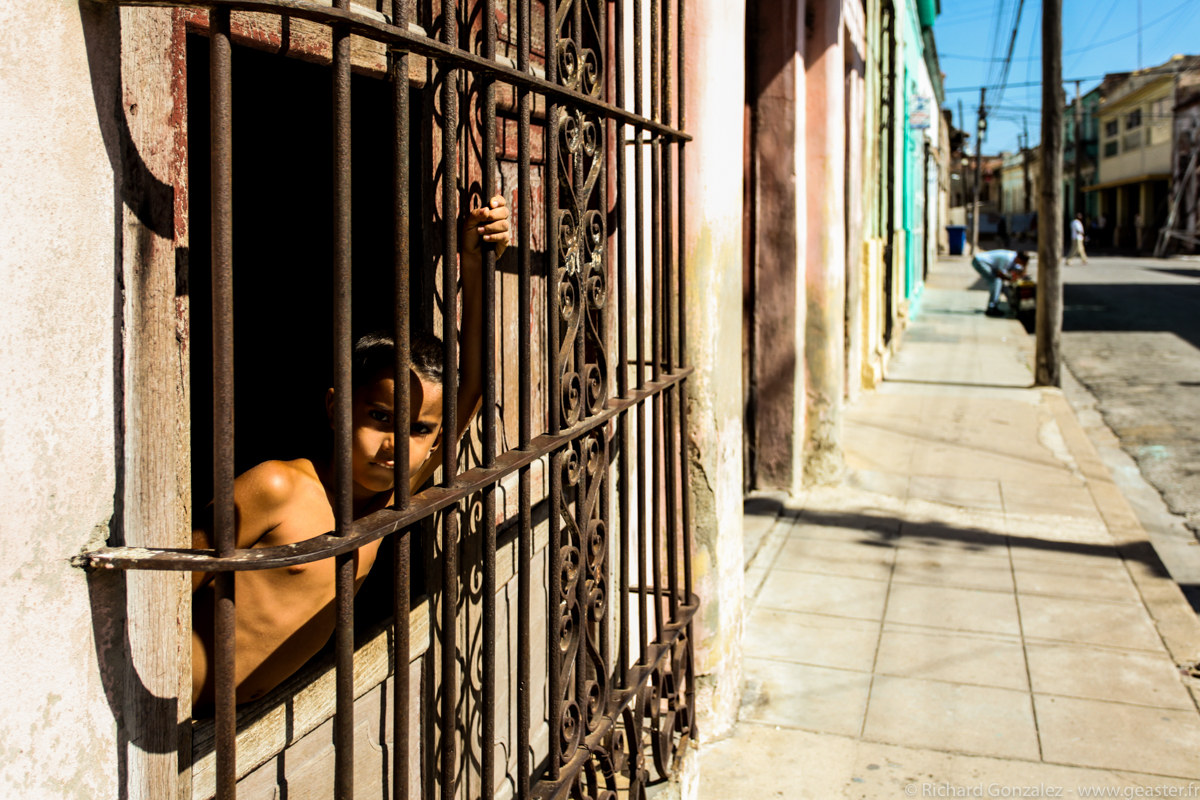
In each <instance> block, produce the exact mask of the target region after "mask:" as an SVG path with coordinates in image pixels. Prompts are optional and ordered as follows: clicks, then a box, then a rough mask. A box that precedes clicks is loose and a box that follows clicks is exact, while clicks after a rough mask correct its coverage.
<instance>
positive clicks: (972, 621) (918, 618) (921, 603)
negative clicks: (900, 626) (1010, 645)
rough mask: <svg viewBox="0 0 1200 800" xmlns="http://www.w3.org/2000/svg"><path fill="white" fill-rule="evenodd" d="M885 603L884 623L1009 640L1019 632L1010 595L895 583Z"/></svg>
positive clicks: (1008, 593)
mask: <svg viewBox="0 0 1200 800" xmlns="http://www.w3.org/2000/svg"><path fill="white" fill-rule="evenodd" d="M887 601H888V606H887V616H886V617H885V619H886V621H888V622H899V623H904V624H907V625H920V626H924V627H929V628H942V629H947V630H959V631H971V632H974V633H1006V634H1010V635H1013V636H1016V635H1018V634H1019V633H1020V632H1021V621H1020V619H1019V617H1018V615H1017V603H1016V597H1015V596H1014V595H1013V594H1012V593H1011V592H985V591H980V590H978V589H957V588H954V587H949V586H918V585H913V584H902V583H896V584H893V585H892V589H891V593H890V594H889V596H888V598H887Z"/></svg>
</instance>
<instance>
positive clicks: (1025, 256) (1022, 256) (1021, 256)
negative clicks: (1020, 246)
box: [1013, 250, 1029, 261]
mask: <svg viewBox="0 0 1200 800" xmlns="http://www.w3.org/2000/svg"><path fill="white" fill-rule="evenodd" d="M1028 260H1029V253H1026V252H1025V251H1024V250H1018V251H1017V257H1016V258H1014V259H1013V261H1028Z"/></svg>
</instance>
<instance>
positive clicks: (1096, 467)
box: [1042, 388, 1200, 665]
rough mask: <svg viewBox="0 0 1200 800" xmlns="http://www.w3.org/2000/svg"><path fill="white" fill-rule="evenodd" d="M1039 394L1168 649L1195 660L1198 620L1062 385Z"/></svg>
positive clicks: (1199, 648)
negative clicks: (1102, 458) (1085, 482)
mask: <svg viewBox="0 0 1200 800" xmlns="http://www.w3.org/2000/svg"><path fill="white" fill-rule="evenodd" d="M1042 395H1043V397H1044V398H1045V400H1046V404H1047V406H1048V407H1049V409H1050V411H1051V412H1052V413H1053V414H1054V418H1055V421H1056V422H1057V423H1058V426H1059V429H1060V430H1061V431H1062V435H1063V438H1064V439H1065V440H1066V442H1067V447H1068V448H1069V449H1070V450H1071V454H1072V455H1073V456H1074V457H1075V461H1076V463H1077V464H1078V465H1079V469H1080V471H1081V472H1082V473H1083V475H1084V478H1085V479H1086V480H1087V486H1088V491H1089V492H1090V493H1091V496H1092V500H1093V501H1094V502H1095V504H1096V508H1097V509H1098V510H1099V511H1100V515H1101V517H1102V518H1103V519H1104V524H1105V525H1106V526H1107V528H1108V530H1109V532H1110V533H1111V534H1112V536H1113V539H1114V541H1115V543H1116V547H1117V552H1118V553H1120V554H1121V558H1122V560H1123V561H1124V562H1125V568H1126V569H1127V570H1128V571H1129V575H1130V577H1131V578H1132V579H1133V582H1134V585H1135V586H1136V587H1137V590H1138V592H1139V594H1141V596H1142V601H1143V603H1144V604H1145V606H1146V609H1147V610H1148V611H1149V612H1150V616H1151V617H1153V619H1154V624H1155V627H1156V628H1157V629H1158V633H1159V636H1160V637H1161V638H1162V641H1163V644H1164V645H1165V646H1166V648H1167V652H1168V653H1170V654H1171V658H1172V659H1173V660H1174V661H1175V663H1176V664H1177V665H1185V664H1195V663H1196V661H1197V659H1198V658H1200V620H1198V619H1197V618H1196V613H1195V612H1194V611H1193V610H1192V607H1191V605H1190V604H1189V603H1188V601H1187V598H1185V597H1184V595H1183V591H1182V590H1181V589H1180V588H1179V585H1178V584H1176V583H1175V581H1174V580H1172V579H1171V577H1170V573H1169V572H1168V571H1167V568H1166V567H1165V566H1164V565H1163V563H1162V561H1161V560H1160V559H1159V557H1158V554H1157V552H1156V551H1155V550H1154V546H1153V545H1152V544H1151V543H1150V539H1149V537H1148V535H1147V534H1146V531H1145V529H1144V528H1143V527H1142V523H1141V521H1140V520H1138V518H1137V515H1136V514H1134V512H1133V508H1132V507H1131V506H1130V505H1129V501H1128V500H1126V499H1125V495H1123V494H1122V493H1121V490H1120V488H1118V486H1117V484H1116V482H1115V481H1114V480H1113V477H1112V474H1111V473H1110V472H1109V470H1108V467H1107V466H1106V465H1105V464H1104V462H1103V461H1102V460H1101V459H1100V454H1099V453H1098V452H1097V451H1096V448H1095V447H1094V446H1093V445H1092V442H1091V440H1090V439H1089V438H1088V435H1087V432H1086V431H1084V429H1083V426H1082V425H1081V424H1080V422H1079V419H1078V418H1077V417H1076V416H1075V410H1074V409H1073V408H1071V404H1070V403H1069V402H1067V398H1066V396H1065V395H1064V394H1063V392H1062V390H1061V389H1052V388H1044V389H1042Z"/></svg>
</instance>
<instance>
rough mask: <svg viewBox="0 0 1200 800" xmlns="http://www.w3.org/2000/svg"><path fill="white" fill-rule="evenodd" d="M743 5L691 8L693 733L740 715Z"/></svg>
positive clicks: (709, 732) (718, 1) (710, 733)
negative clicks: (696, 723) (696, 607)
mask: <svg viewBox="0 0 1200 800" xmlns="http://www.w3.org/2000/svg"><path fill="white" fill-rule="evenodd" d="M745 19H746V11H745V6H744V5H743V4H742V3H741V2H733V3H727V2H722V0H698V1H697V2H695V3H693V4H691V5H690V6H689V8H688V20H687V37H688V39H687V88H688V101H687V120H686V128H687V129H688V130H689V131H693V132H695V133H696V134H697V135H696V139H695V141H694V142H692V143H690V144H688V145H687V148H686V150H687V155H686V176H687V192H688V194H687V202H686V206H685V211H686V213H687V232H688V237H687V238H688V252H687V254H686V258H687V260H686V267H687V278H688V291H687V297H686V303H687V313H688V327H689V330H688V353H687V360H688V363H690V364H694V365H696V373H695V376H694V377H693V378H692V379H691V380H690V381H689V386H688V404H689V412H688V413H689V419H688V422H689V425H690V438H691V446H692V451H691V456H692V464H691V470H690V478H691V485H692V499H693V508H694V511H693V515H692V518H693V520H694V521H695V550H694V568H695V581H696V593H697V594H698V595H699V596H700V600H701V608H700V612H699V615H698V617H697V618H696V624H695V632H694V635H695V639H696V660H697V664H696V668H697V672H698V673H699V675H700V680H699V692H698V697H697V705H698V712H699V714H700V717H699V724H700V731H701V736H702V737H703V738H704V739H711V738H713V737H715V736H719V735H721V733H722V732H723V731H724V730H725V729H727V728H728V726H729V725H731V724H732V723H733V721H734V718H735V717H736V713H737V703H738V691H739V684H740V682H741V640H742V586H743V581H742V569H743V559H742V416H741V415H742V410H741V401H742V389H741V379H740V377H741V374H742V342H741V337H740V335H739V331H740V330H741V319H742V160H741V159H740V158H731V157H730V154H731V153H740V152H741V149H742V136H743V129H742V119H743V117H742V111H743V98H744V96H745V72H744V64H745V54H744V43H745V35H744V31H745Z"/></svg>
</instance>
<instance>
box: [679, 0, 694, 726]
mask: <svg viewBox="0 0 1200 800" xmlns="http://www.w3.org/2000/svg"><path fill="white" fill-rule="evenodd" d="M678 19H679V27H678V30H679V34H678V45H679V46H678V53H679V68H678V90H679V112H678V113H679V116H678V121H677V123H676V124H678V125H679V127H680V128H683V127H684V125H685V124H686V123H687V85H686V84H687V50H686V43H687V2H686V0H680V2H679V14H678ZM685 148H686V143H685V142H683V141H680V142H679V143H678V150H679V172H678V180H679V226H678V227H679V255H678V258H679V287H678V289H677V291H678V298H679V299H678V302H679V366H680V367H681V368H682V367H683V366H684V365H685V364H686V363H687V361H688V356H687V341H688V338H687V161H686V159H685ZM687 389H688V387H687V381H680V382H679V388H678V390H677V392H678V394H679V443H680V444H679V462H680V471H681V473H682V477H683V480H681V481H680V495H681V502H680V512H681V516H682V520H681V525H682V530H681V535H682V536H683V592H684V597H686V598H689V602H691V600H690V598H691V597H692V493H691V480H690V479H691V458H690V456H689V451H690V442H691V437H690V435H689V433H688V419H687V415H688V404H687ZM695 664H696V657H695V638H694V637H693V636H692V622H691V619H690V618H689V619H688V621H687V688H686V689H685V693H684V697H685V700H686V703H687V707H688V708H689V709H690V710H691V711H692V715H691V724H692V729H691V731H690V732H689V733H690V735H691V736H692V738H693V739H695V738H696V736H697V731H696V715H695V709H696V687H695V674H696V673H695Z"/></svg>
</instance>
